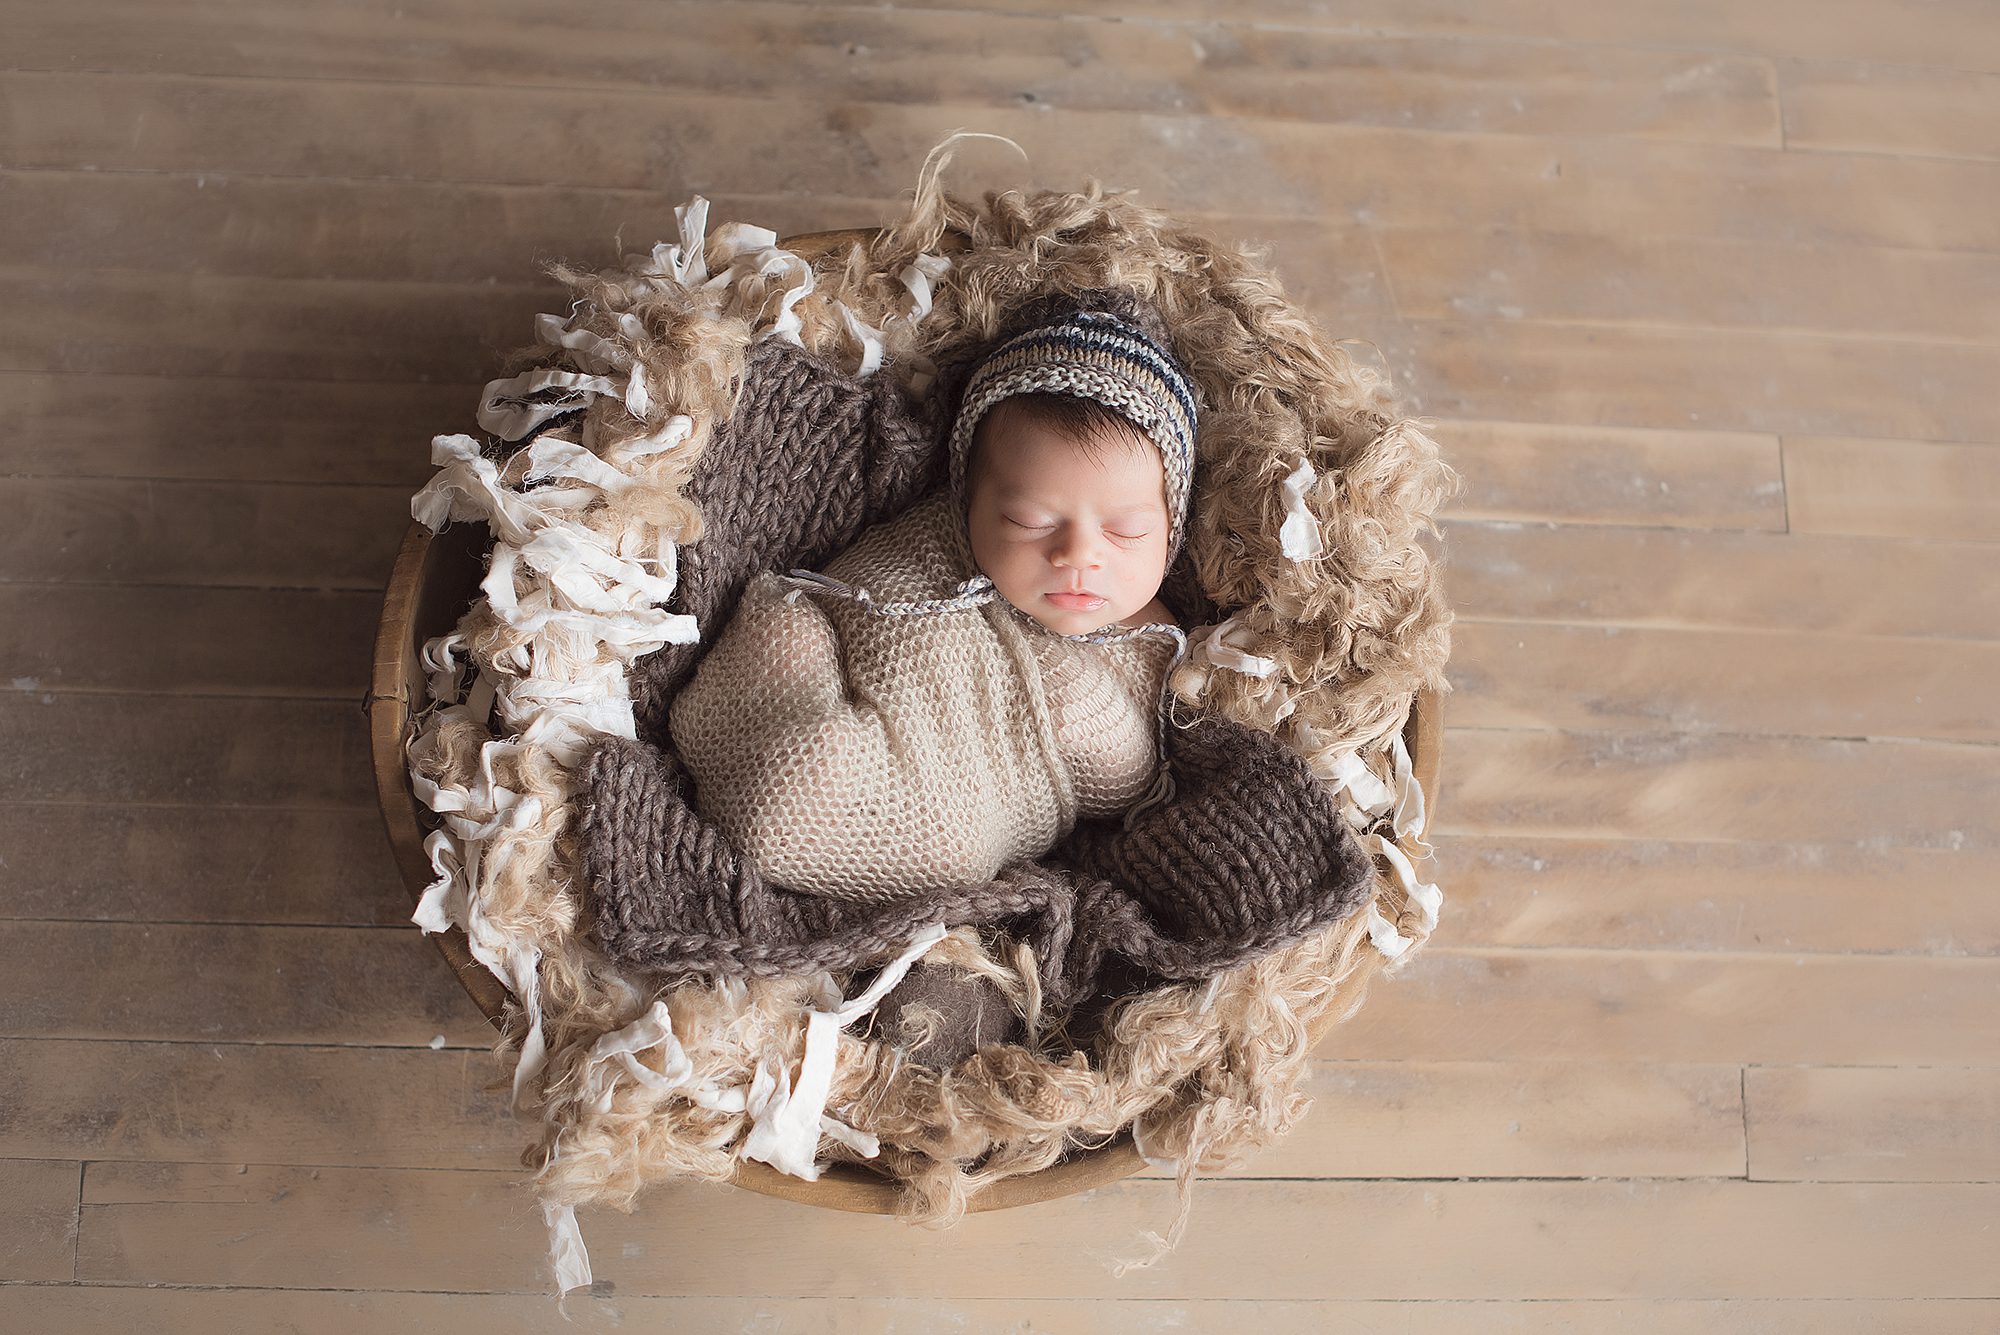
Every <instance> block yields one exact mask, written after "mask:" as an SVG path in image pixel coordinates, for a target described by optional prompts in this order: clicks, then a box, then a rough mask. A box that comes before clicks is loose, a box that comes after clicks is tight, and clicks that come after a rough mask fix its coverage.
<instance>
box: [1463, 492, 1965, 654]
mask: <svg viewBox="0 0 2000 1335" xmlns="http://www.w3.org/2000/svg"><path fill="white" fill-rule="evenodd" d="M1444 527H1445V557H1446V563H1447V564H1446V573H1445V580H1446V587H1447V589H1448V590H1449V591H1450V596H1451V599H1452V602H1453V604H1454V605H1455V606H1456V607H1457V608H1458V609H1459V611H1460V612H1461V613H1462V614H1463V615H1465V616H1468V617H1481V618H1489V619H1494V620H1501V619H1505V620H1533V621H1564V622H1575V623H1603V622H1613V623H1617V624H1620V625H1627V626H1657V627H1662V628H1665V627H1695V626H1699V627H1706V628H1713V629H1729V630H1791V631H1812V632H1816V633H1837V634H1847V635H1893V636H1912V637H1919V638H1927V639H1952V640H1988V641H1991V640H2000V580H1990V579H1989V580H1981V579H1972V578H1968V575H1969V573H1970V572H1973V571H1978V570H1981V569H1985V568H1986V567H1987V565H1988V563H1990V560H1991V551H1992V549H1991V548H1990V547H1985V546H1977V545H1972V544H1960V543H1949V542H1925V543H1914V542H1903V543H1885V542H1876V541H1870V540H1865V539H1856V538H1842V537H1820V536H1800V535H1797V534H1793V535H1782V534H1763V533H1687V532H1675V531H1673V530H1668V529H1640V528H1583V527H1575V528H1570V527H1557V526H1553V525H1551V526H1541V525H1528V524H1486V523H1472V522H1468V521H1464V520H1453V521H1450V522H1448V523H1447V524H1446V525H1445V526H1444Z"/></svg>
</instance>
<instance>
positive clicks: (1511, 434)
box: [1430, 419, 1785, 532]
mask: <svg viewBox="0 0 2000 1335" xmlns="http://www.w3.org/2000/svg"><path fill="white" fill-rule="evenodd" d="M1430 434H1431V435H1432V436H1433V437H1434V438H1435V439H1436V440H1437V442H1438V443H1439V445H1441V446H1442V447H1443V449H1444V455H1445V459H1446V461H1447V462H1449V463H1450V464H1451V466H1452V467H1453V468H1455V469H1457V470H1458V471H1459V473H1460V475H1461V476H1462V477H1463V478H1464V480H1465V486H1464V490H1463V491H1461V492H1460V493H1459V495H1458V496H1457V497H1456V498H1455V499H1454V500H1453V501H1452V502H1451V503H1450V505H1448V506H1447V507H1446V510H1445V513H1447V514H1450V515H1454V516H1459V517H1462V518H1466V519H1505V520H1543V519H1553V520H1557V521H1559V522H1569V523H1579V524H1637V525H1646V526H1655V527H1667V528H1750V529H1762V530H1767V531H1773V532H1776V531H1782V530H1783V529H1784V527H1785V486H1784V470H1783V467H1782V465H1781V462H1780V459H1779V453H1778V440H1777V437H1775V436H1769V435H1758V434H1751V433H1745V432H1727V431H1644V430H1633V429H1630V428H1619V427H1602V426H1551V425H1546V424H1543V423H1535V422H1477V421H1458V420H1451V419H1447V420H1443V421H1439V422H1438V423H1437V425H1436V426H1435V427H1434V428H1433V429H1432V430H1431V433H1430Z"/></svg>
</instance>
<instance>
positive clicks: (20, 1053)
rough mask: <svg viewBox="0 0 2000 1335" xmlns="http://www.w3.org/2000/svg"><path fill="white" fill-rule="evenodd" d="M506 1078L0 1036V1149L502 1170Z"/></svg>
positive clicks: (196, 1046)
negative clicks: (150, 1093)
mask: <svg viewBox="0 0 2000 1335" xmlns="http://www.w3.org/2000/svg"><path fill="white" fill-rule="evenodd" d="M511 1075H512V1072H511V1071H508V1070H506V1069H504V1066H503V1063H501V1062H499V1061H497V1060H495V1059H494V1058H493V1057H492V1056H491V1055H490V1054H489V1053H486V1052H479V1051H466V1050H463V1049H459V1050H447V1051H443V1052H433V1051H431V1050H430V1049H428V1048H417V1049H415V1050H403V1049H388V1048H341V1047H288V1046H283V1045H278V1044H238V1043H131V1042H72V1041H65V1040H61V1039H5V1040H0V1154H4V1155H18V1156H21V1157H42V1158H58V1157H71V1158H78V1159H86V1158H87V1159H139V1160H197V1161H202V1162H209V1163H215V1162H221V1163H284V1164H356V1165H362V1166H367V1167H388V1168H425V1169H429V1168H485V1169H512V1168H514V1167H516V1166H517V1160H518V1158H519V1155H520V1151H521V1149H522V1148H523V1147H524V1146H525V1145H526V1144H527V1141H528V1134H529V1133H528V1132H527V1130H526V1129H525V1128H523V1127H522V1126H521V1125H520V1124H519V1123H517V1122H515V1121H514V1119H513V1116H512V1114H511V1113H510V1112H509V1110H508V1106H507V1105H508V1101H509V1094H508V1092H507V1090H506V1089H505V1088H503V1087H502V1086H503V1085H504V1084H505V1082H506V1081H507V1080H508V1079H510V1078H511ZM1733 1079H1734V1077H1733V1075H1732V1081H1733ZM1732 1088H1733V1084H1732ZM137 1090H148V1091H158V1092H159V1097H157V1098H155V1097H147V1098H134V1097H133V1094H134V1091H137ZM1739 1125H1740V1123H1739ZM57 1146H61V1147H62V1148H61V1149H56V1148H55V1147H57ZM35 1147H41V1148H35ZM1738 1159H1739V1162H1740V1160H1741V1155H1740V1154H1739V1155H1738Z"/></svg>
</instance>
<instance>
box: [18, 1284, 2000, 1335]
mask: <svg viewBox="0 0 2000 1335" xmlns="http://www.w3.org/2000/svg"><path fill="white" fill-rule="evenodd" d="M556 1310H557V1309H556V1307H555V1305H554V1304H553V1303H552V1302H551V1300H550V1299H549V1298H547V1297H546V1296H544V1295H541V1294H520V1295H515V1294H472V1293H351V1292H350V1293H334V1292H315V1291H313V1290H309V1289H295V1290H279V1289H136V1288H117V1287H112V1286H109V1285H99V1284H92V1285H86V1286H63V1287H48V1286H30V1285H11V1286H8V1287H6V1288H0V1322H11V1323H13V1324H14V1325H15V1326H16V1327H17V1328H19V1329H24V1330H33V1331H46V1332H49V1333H50V1335H58V1333H60V1332H72V1331H73V1332H78V1335H83V1333H84V1332H90V1333H91V1335H95V1333H96V1332H100V1331H106V1330H140V1329H143V1330H145V1331H147V1332H148V1335H213V1332H215V1331H218V1330H245V1331H247V1330H284V1331H286V1332H290V1333H292V1335H353V1332H355V1331H357V1330H360V1331H375V1330H424V1331H432V1332H436V1335H543V1332H546V1331H547V1330H548V1328H549V1325H550V1323H551V1321H553V1320H555V1319H557V1318H555V1317H553V1316H552V1315H551V1314H552V1313H553V1312H555V1311H556ZM560 1311H561V1317H560V1320H561V1321H562V1323H563V1329H564V1330H575V1331H578V1332H609V1331H627V1330H634V1329H639V1330H689V1331H724V1330H743V1331H751V1330H771V1331H782V1332H784V1335H928V1332H933V1331H938V1330H951V1331H955V1332H962V1335H1021V1332H1023V1331H1029V1330H1032V1331H1035V1332H1037V1333H1038V1335H1158V1332H1161V1331H1178V1330H1194V1331H1206V1330H1258V1331H1265V1332H1269V1335H1325V1333H1326V1332H1327V1331H1348V1330H1354V1331H1368V1332H1371V1335H1525V1333H1526V1332H1529V1331H1541V1332H1547V1331H1560V1332H1569V1333H1571V1335H1588V1333H1589V1332H1592V1331H1598V1330H1617V1331H1620V1332H1623V1333H1624V1335H1711V1333H1712V1332H1714V1331H1718V1330H1732V1331H1752V1330H1754V1331H1757V1332H1759V1335H1830V1333H1831V1332H1846V1331H1855V1332H1860V1331H1885V1330H1893V1331H1896V1332H1897V1333H1898V1335H1988V1333H1989V1332H1990V1331H1991V1330H1992V1327H1993V1323H1994V1321H1995V1319H1996V1317H2000V1302H1985V1301H1978V1300H1935V1299H1922V1298H1912V1299H1904V1300H1900V1301H1899V1300H1895V1299H1881V1300H1867V1299H1852V1298H1849V1299H1836V1300H1815V1299H1713V1300H1705V1301H1703V1300H1689V1299H1661V1300H1658V1301H1647V1300H1645V1299H1631V1300H1625V1301H1620V1300H1603V1299H1592V1300H1587V1301H1578V1302H1561V1301H1554V1302H1551V1301H1546V1300H1539V1299H1538V1300H1535V1301H1532V1302H1525V1301H1524V1302H1507V1301H1504V1300H1501V1301H1490V1302H1482V1301H1476V1300H1470V1299H1464V1300H1445V1301H1439V1300H1432V1299H1412V1300H1409V1301H1396V1300H1382V1301H1369V1300H1367V1299H1352V1300H1345V1299H1337V1298H1326V1299H1319V1300H1313V1299H1302V1300H1298V1301H1292V1302H1286V1301H1260V1300H1257V1299H1216V1300H1210V1301H1194V1302H1176V1301H1160V1300H1155V1301H1149V1302H1143V1303H1125V1302H1120V1301H1119V1300H1118V1299H1116V1298H1066V1299H1050V1300H1033V1299H1030V1300H1020V1299H1012V1298H990V1299H971V1300H967V1299H938V1298H853V1299H845V1300H840V1301H829V1300H827V1299H824V1298H776V1297H758V1298H706V1297H678V1298H635V1297H632V1296H630V1295H627V1294H623V1293H617V1292H614V1291H610V1290H609V1289H607V1292H606V1293H604V1294H602V1295H598V1294H593V1293H588V1292H583V1291H579V1292H576V1293H572V1294H570V1295H569V1297H568V1298H566V1299H565V1300H564V1301H563V1303H562V1306H561V1308H560Z"/></svg>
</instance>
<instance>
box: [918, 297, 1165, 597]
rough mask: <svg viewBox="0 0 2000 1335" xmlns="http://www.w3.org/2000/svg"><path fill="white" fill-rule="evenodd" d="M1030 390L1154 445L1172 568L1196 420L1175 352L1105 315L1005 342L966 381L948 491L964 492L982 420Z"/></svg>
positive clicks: (1086, 315)
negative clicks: (1089, 403) (1102, 410)
mask: <svg viewBox="0 0 2000 1335" xmlns="http://www.w3.org/2000/svg"><path fill="white" fill-rule="evenodd" d="M1036 393H1040V394H1067V395H1069V396H1070V397H1071V398H1077V399H1092V400H1095V401H1096V402H1098V403H1101V404H1103V405H1104V406H1105V407H1107V408H1109V409H1111V410H1112V411H1113V412H1116V413H1117V414H1118V415H1119V416H1120V417H1123V418H1124V419H1125V420H1127V421H1128V422H1130V423H1132V425H1133V426H1135V427H1137V428H1138V429H1139V430H1140V431H1142V432H1144V433H1145V435H1146V436H1147V438H1148V439H1150V440H1151V441H1152V442H1153V444H1154V445H1155V446H1157V447H1158V448H1159V451H1160V458H1161V460H1162V462H1163V464H1164V466H1165V471H1166V478H1167V517H1168V519H1169V521H1170V522H1171V525H1172V530H1171V538H1170V541H1169V542H1168V545H1167V560H1168V562H1169V563H1171V562H1172V561H1173V559H1174V557H1175V556H1177V555H1178V554H1179V553H1180V549H1181V538H1182V536H1183V535H1184V533H1185V532H1186V529H1187V512H1188V493H1189V491H1190V490H1191V489H1192V487H1193V483H1194V431H1195V417H1196V406H1195V390H1194V382H1193V381H1192V380H1190V379H1189V378H1188V374H1187V372H1186V371H1185V370H1183V369H1182V368H1181V364H1180V363H1179V362H1178V361H1176V360H1174V355H1173V354H1172V353H1171V352H1169V351H1167V349H1166V348H1164V347H1162V346H1161V345H1160V344H1159V342H1158V341H1156V340H1155V339H1153V338H1152V337H1151V336H1150V335H1148V334H1147V333H1146V332H1145V331H1144V330H1142V329H1140V328H1139V327H1138V326H1137V325H1135V324H1133V323H1132V322H1131V321H1129V320H1126V319H1123V318H1121V317H1120V316H1117V315H1114V314H1112V313H1111V312H1109V311H1096V310H1085V311H1077V312H1075V313H1073V314H1070V315H1066V316H1064V317H1062V318H1061V319H1058V320H1055V321H1052V322H1050V323H1047V324H1042V325H1037V326H1035V327H1034V328H1032V329H1028V330H1025V331H1023V332H1022V333H1019V334H1016V335H1015V336H1014V337H1012V338H1010V339H1008V340H1007V341H1006V342H1004V343H1002V344H1001V345H1000V346H999V347H997V348H995V349H994V350H993V351H992V352H991V353H989V354H987V356H986V358H985V360H984V361H982V362H980V363H979V365H978V367H977V368H976V369H974V371H973V372H972V376H971V378H970V379H969V380H967V381H966V385H965V396H964V398H963V399H962V400H961V403H960V407H959V410H958V418H957V420H956V421H954V422H953V423H952V429H951V438H950V440H949V442H948V448H949V451H950V457H951V489H952V492H953V494H955V495H958V496H960V497H963V496H964V495H965V470H966V460H967V456H968V455H969V454H970V453H971V450H972V436H973V433H974V432H975V431H976V430H977V429H978V427H979V421H980V419H981V418H982V417H984V416H985V415H986V413H987V412H988V410H990V409H991V408H992V407H993V405H995V404H997V403H999V402H1000V401H1001V400H1003V399H1008V398H1012V397H1013V396H1014V395H1017V394H1036Z"/></svg>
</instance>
